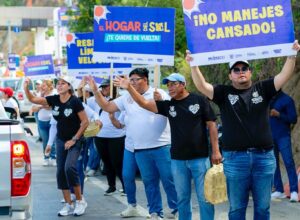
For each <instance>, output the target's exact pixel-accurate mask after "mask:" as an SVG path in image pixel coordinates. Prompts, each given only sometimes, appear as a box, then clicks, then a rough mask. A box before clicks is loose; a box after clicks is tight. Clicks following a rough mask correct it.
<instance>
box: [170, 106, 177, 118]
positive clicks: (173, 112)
mask: <svg viewBox="0 0 300 220" xmlns="http://www.w3.org/2000/svg"><path fill="white" fill-rule="evenodd" d="M169 114H170V115H171V116H172V117H173V118H174V117H176V115H177V113H176V111H175V106H170V110H169Z"/></svg>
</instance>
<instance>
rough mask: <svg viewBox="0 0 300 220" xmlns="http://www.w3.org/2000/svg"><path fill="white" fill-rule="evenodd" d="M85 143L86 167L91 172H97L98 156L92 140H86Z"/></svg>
mask: <svg viewBox="0 0 300 220" xmlns="http://www.w3.org/2000/svg"><path fill="white" fill-rule="evenodd" d="M86 142H87V147H88V150H89V154H88V161H87V166H88V167H89V168H90V169H92V170H97V169H98V167H99V164H100V156H99V153H98V151H97V149H96V146H95V144H94V138H93V137H91V138H87V139H86Z"/></svg>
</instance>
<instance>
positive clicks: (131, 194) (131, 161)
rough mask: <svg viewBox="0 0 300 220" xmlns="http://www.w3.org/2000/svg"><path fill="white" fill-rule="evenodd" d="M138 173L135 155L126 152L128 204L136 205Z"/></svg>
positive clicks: (124, 173) (125, 181)
mask: <svg viewBox="0 0 300 220" xmlns="http://www.w3.org/2000/svg"><path fill="white" fill-rule="evenodd" d="M136 172H137V164H136V160H135V156H134V153H132V152H130V151H128V150H126V148H125V150H124V159H123V173H122V174H123V181H124V187H125V192H126V194H127V202H128V204H131V205H136V184H135V175H136Z"/></svg>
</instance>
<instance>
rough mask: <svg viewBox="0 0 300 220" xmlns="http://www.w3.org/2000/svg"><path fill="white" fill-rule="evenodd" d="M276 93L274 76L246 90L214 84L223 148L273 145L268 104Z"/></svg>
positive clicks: (265, 147)
mask: <svg viewBox="0 0 300 220" xmlns="http://www.w3.org/2000/svg"><path fill="white" fill-rule="evenodd" d="M275 94H276V89H275V85H274V79H268V80H264V81H260V82H257V83H255V84H253V85H252V86H251V87H250V88H249V89H244V90H239V89H235V88H234V87H233V86H225V85H216V86H215V87H214V97H213V102H215V103H216V104H217V105H218V106H219V108H220V112H221V119H222V126H223V129H222V130H223V135H222V145H223V149H225V150H238V151H240V150H246V149H247V148H259V149H271V148H272V146H273V141H272V134H271V130H270V126H269V103H270V100H271V99H272V97H273V96H274V95H275ZM233 108H234V109H235V111H236V113H237V115H238V116H239V118H240V119H241V121H242V122H243V125H244V126H243V125H242V124H241V122H240V121H239V119H238V117H237V116H236V114H235V113H234V110H233ZM246 130H247V131H248V134H247V132H246Z"/></svg>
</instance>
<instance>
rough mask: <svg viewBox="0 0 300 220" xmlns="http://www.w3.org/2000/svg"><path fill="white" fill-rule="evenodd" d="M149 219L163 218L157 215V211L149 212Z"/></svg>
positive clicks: (158, 219) (161, 219) (157, 219)
mask: <svg viewBox="0 0 300 220" xmlns="http://www.w3.org/2000/svg"><path fill="white" fill-rule="evenodd" d="M150 219H151V220H163V218H161V217H160V216H158V215H157V213H151V217H150Z"/></svg>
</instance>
